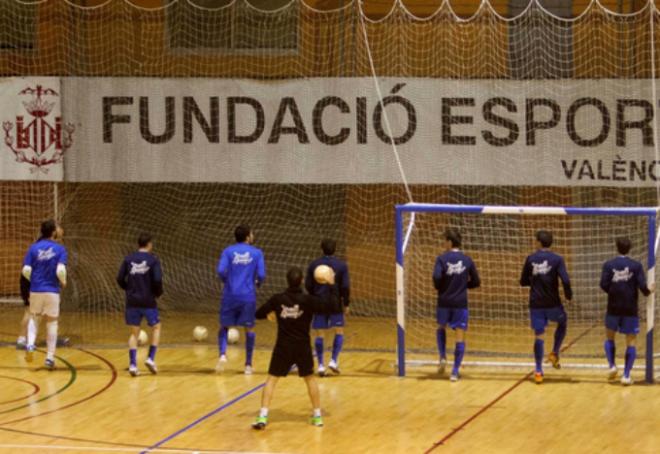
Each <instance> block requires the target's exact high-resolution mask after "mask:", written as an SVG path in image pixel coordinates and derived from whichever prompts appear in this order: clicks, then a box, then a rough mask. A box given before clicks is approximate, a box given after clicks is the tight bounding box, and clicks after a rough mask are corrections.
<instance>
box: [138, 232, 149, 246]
mask: <svg viewBox="0 0 660 454" xmlns="http://www.w3.org/2000/svg"><path fill="white" fill-rule="evenodd" d="M152 239H153V238H152V237H151V234H150V233H147V232H142V233H140V236H138V246H139V247H147V244H149V243H151V241H152Z"/></svg>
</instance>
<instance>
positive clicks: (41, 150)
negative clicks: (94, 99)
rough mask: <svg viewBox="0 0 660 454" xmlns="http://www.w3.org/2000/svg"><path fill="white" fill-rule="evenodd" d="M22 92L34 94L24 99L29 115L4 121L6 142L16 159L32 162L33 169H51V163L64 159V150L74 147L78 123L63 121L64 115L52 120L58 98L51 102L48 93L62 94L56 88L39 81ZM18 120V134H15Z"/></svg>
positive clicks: (44, 171) (3, 127)
mask: <svg viewBox="0 0 660 454" xmlns="http://www.w3.org/2000/svg"><path fill="white" fill-rule="evenodd" d="M18 94H19V95H29V96H32V99H31V100H30V101H24V102H23V107H24V108H25V110H26V111H27V113H28V114H29V117H27V118H26V117H25V116H23V115H18V116H16V121H15V122H13V121H4V122H3V123H2V129H4V131H5V137H4V142H5V145H6V146H7V147H9V149H10V150H11V152H12V153H14V155H15V156H16V161H18V162H24V163H26V164H31V165H32V169H31V171H32V172H35V171H41V172H43V173H47V172H48V167H47V166H49V165H51V164H57V163H60V162H62V159H63V157H64V152H65V151H66V150H68V149H69V148H70V147H71V145H72V143H73V131H74V130H75V126H74V125H73V124H72V123H63V122H62V117H60V116H57V117H55V118H52V119H51V121H49V120H48V116H49V115H50V113H51V111H52V110H53V108H54V107H55V105H56V104H57V101H56V100H54V101H53V102H49V101H47V99H46V97H51V99H52V98H54V97H57V96H59V94H58V93H57V92H56V91H55V90H53V89H51V88H46V87H43V86H41V85H37V86H36V87H29V86H28V87H26V88H24V89H23V90H21V91H20V92H19V93H18ZM14 123H15V126H16V129H15V135H16V137H14V136H13V135H12V129H14Z"/></svg>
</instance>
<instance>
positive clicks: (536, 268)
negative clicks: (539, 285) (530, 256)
mask: <svg viewBox="0 0 660 454" xmlns="http://www.w3.org/2000/svg"><path fill="white" fill-rule="evenodd" d="M532 268H533V269H532V275H533V276H538V275H539V274H548V273H549V272H550V270H551V269H552V266H550V265H548V261H547V260H544V261H543V262H541V263H534V262H532Z"/></svg>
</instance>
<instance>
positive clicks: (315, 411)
mask: <svg viewBox="0 0 660 454" xmlns="http://www.w3.org/2000/svg"><path fill="white" fill-rule="evenodd" d="M312 415H313V416H314V417H315V418H316V417H319V416H321V409H320V408H315V409H314V411H313V413H312Z"/></svg>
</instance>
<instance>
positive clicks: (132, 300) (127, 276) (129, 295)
mask: <svg viewBox="0 0 660 454" xmlns="http://www.w3.org/2000/svg"><path fill="white" fill-rule="evenodd" d="M117 283H118V284H119V286H120V287H121V288H123V289H124V290H125V291H126V307H143V308H155V307H156V306H157V304H156V298H158V297H159V296H161V295H162V294H163V270H162V268H161V266H160V260H158V257H156V256H155V255H154V254H152V253H150V252H146V251H137V252H134V253H132V254H130V255H128V256H126V258H124V261H123V262H121V266H120V267H119V273H118V274H117Z"/></svg>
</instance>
